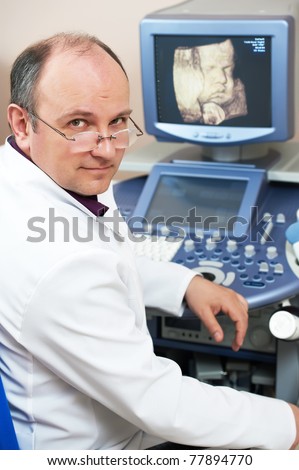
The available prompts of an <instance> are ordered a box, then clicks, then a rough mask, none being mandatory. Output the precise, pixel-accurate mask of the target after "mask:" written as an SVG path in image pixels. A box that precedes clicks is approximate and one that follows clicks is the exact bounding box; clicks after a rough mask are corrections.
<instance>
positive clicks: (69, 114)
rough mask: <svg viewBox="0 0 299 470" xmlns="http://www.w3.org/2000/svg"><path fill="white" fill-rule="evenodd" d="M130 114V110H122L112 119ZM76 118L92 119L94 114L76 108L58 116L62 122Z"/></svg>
mask: <svg viewBox="0 0 299 470" xmlns="http://www.w3.org/2000/svg"><path fill="white" fill-rule="evenodd" d="M131 113H132V109H124V110H123V111H121V112H119V113H117V114H116V115H115V116H114V117H113V119H116V118H118V117H121V116H127V115H130V114H131ZM78 116H82V117H89V118H90V117H93V116H94V113H93V112H91V111H86V110H84V109H80V108H77V109H74V110H72V111H69V112H66V113H64V114H62V115H61V116H59V118H58V120H64V119H72V118H75V117H78Z"/></svg>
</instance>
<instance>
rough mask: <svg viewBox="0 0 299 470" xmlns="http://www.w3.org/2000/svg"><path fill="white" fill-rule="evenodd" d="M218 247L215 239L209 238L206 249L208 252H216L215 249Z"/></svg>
mask: <svg viewBox="0 0 299 470" xmlns="http://www.w3.org/2000/svg"><path fill="white" fill-rule="evenodd" d="M215 247H216V242H215V240H214V239H213V238H207V241H206V249H207V250H209V251H210V250H214V248H215Z"/></svg>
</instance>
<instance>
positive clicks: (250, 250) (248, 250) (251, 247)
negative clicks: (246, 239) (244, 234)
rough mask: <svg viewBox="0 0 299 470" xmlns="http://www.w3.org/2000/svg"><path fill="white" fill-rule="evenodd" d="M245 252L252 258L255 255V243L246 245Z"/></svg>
mask: <svg viewBox="0 0 299 470" xmlns="http://www.w3.org/2000/svg"><path fill="white" fill-rule="evenodd" d="M244 254H245V256H246V257H247V258H252V257H253V256H254V255H255V248H254V245H246V246H245V253H244Z"/></svg>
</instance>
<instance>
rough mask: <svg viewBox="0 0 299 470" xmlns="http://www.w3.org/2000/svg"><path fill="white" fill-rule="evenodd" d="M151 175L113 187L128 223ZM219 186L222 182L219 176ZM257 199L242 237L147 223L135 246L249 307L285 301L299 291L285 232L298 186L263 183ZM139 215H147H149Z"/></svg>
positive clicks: (293, 217) (296, 203)
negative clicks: (181, 267) (229, 290)
mask: <svg viewBox="0 0 299 470" xmlns="http://www.w3.org/2000/svg"><path fill="white" fill-rule="evenodd" d="M169 165H171V164H169ZM184 170H185V169H184ZM183 174H184V175H185V174H186V172H185V171H184V173H183ZM149 179H150V176H149V177H148V178H146V177H139V178H136V179H132V180H127V181H123V182H120V183H118V184H116V185H115V186H114V193H115V199H116V202H117V204H118V207H119V209H120V212H121V213H122V215H123V216H124V217H125V218H126V220H127V221H128V224H129V225H130V221H132V220H133V221H134V222H135V221H136V217H137V216H136V207H138V205H139V207H140V198H141V195H142V194H143V193H144V186H145V183H146V182H147V184H148V180H149ZM198 184H200V181H198ZM217 185H221V181H220V183H219V180H217ZM173 204H175V199H173ZM217 204H219V203H218V201H217ZM254 204H255V206H254V210H255V215H254V218H252V220H251V221H250V224H249V227H248V228H247V232H246V234H244V235H242V236H239V237H235V236H234V235H233V234H230V233H228V232H222V231H221V228H220V229H219V227H217V228H216V229H210V230H208V231H207V230H205V228H204V227H200V228H196V227H195V229H194V230H193V231H192V233H191V232H189V233H188V232H186V231H185V232H184V235H183V236H180V235H181V233H179V232H176V233H175V232H174V231H173V230H169V227H167V225H165V224H161V225H159V226H158V225H156V226H154V225H152V224H151V223H148V224H147V225H146V226H143V227H142V231H143V233H144V239H143V241H144V244H142V243H141V239H140V238H136V240H137V241H138V243H136V250H137V252H138V251H139V253H141V254H146V255H148V256H150V257H155V259H168V260H170V261H172V262H174V263H179V264H183V265H185V266H187V267H188V268H190V269H193V270H195V271H197V272H199V273H201V274H202V275H203V276H204V277H206V278H207V279H210V280H211V281H213V282H215V283H217V284H221V285H223V286H227V287H230V288H232V289H234V290H236V291H237V292H239V293H241V294H242V295H243V296H244V297H245V298H246V299H247V301H248V303H249V308H250V309H258V308H262V307H265V306H267V305H272V304H275V303H277V302H281V301H282V300H284V299H288V298H291V297H293V296H295V295H297V294H298V292H299V265H298V261H297V259H296V257H295V254H294V251H293V248H292V245H291V244H290V243H289V242H288V241H287V240H286V236H285V232H286V229H287V228H288V226H289V225H290V224H292V223H294V222H296V220H297V210H298V206H299V186H298V185H294V184H284V183H269V182H264V185H263V188H262V190H261V188H260V193H259V194H258V196H257V198H256V200H255V203H254ZM157 205H158V207H159V206H160V215H161V216H163V201H161V202H160V203H159V201H157ZM220 209H221V208H219V207H218V206H217V207H216V206H215V205H214V213H213V212H210V215H211V217H216V216H215V214H217V212H219V210H220ZM211 210H212V209H211ZM137 215H138V214H137ZM140 217H141V218H144V220H147V219H146V214H140ZM134 228H135V227H133V229H134ZM143 245H144V246H143ZM145 245H146V246H145ZM142 250H143V251H142Z"/></svg>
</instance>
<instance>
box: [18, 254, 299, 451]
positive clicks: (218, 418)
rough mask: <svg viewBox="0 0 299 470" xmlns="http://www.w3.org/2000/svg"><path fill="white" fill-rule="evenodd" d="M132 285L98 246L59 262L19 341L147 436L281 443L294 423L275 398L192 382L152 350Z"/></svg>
mask: <svg viewBox="0 0 299 470" xmlns="http://www.w3.org/2000/svg"><path fill="white" fill-rule="evenodd" d="M135 282H136V279H135V272H134V270H129V269H128V266H127V265H126V263H125V262H123V261H122V260H121V259H120V258H119V256H117V255H116V254H115V253H111V252H109V253H108V252H106V251H105V250H104V249H103V250H92V251H90V252H85V253H82V252H81V253H77V254H76V255H72V256H68V257H67V258H64V259H63V260H61V261H60V262H59V263H58V264H56V265H55V266H54V267H53V268H52V269H51V270H50V271H49V272H48V273H47V274H46V275H44V277H43V278H42V279H41V280H40V282H39V284H38V286H37V287H36V289H35V291H34V293H33V295H32V296H31V298H30V300H29V301H28V305H27V309H26V312H25V313H24V318H23V323H22V329H21V333H20V338H19V340H20V343H21V344H22V345H23V346H24V347H25V348H26V349H27V350H28V351H29V352H30V353H31V354H33V355H34V357H35V358H36V359H37V360H39V361H40V362H41V363H42V364H44V365H45V366H46V367H47V368H49V369H50V370H51V371H52V372H53V373H54V374H55V375H56V376H57V377H58V378H60V379H61V380H63V381H65V382H66V383H67V384H69V385H70V386H72V387H74V389H75V390H77V391H79V392H81V393H82V394H84V395H86V396H88V397H90V398H91V399H93V400H95V401H97V402H99V403H101V404H102V405H103V406H105V407H107V408H108V409H110V410H113V411H114V413H116V414H117V415H119V416H121V417H122V418H123V419H126V420H127V421H128V422H130V423H132V424H134V425H135V426H137V427H138V428H139V429H141V430H143V431H144V432H146V433H147V434H150V435H155V436H157V437H160V438H161V439H164V440H170V441H173V442H179V443H182V444H186V445H193V446H203V447H211V446H212V447H216V448H220V447H223V448H225V447H227V448H243V449H244V448H254V447H256V448H268V449H272V448H276V449H287V448H289V447H290V446H291V444H292V442H293V440H294V438H295V421H294V417H293V414H292V411H291V409H290V407H289V406H288V405H287V404H286V403H285V402H283V401H280V400H274V399H272V398H265V397H261V396H257V395H253V394H250V393H245V392H238V391H236V390H233V389H230V388H226V387H213V386H210V385H207V384H203V383H200V382H199V381H198V380H196V379H193V378H191V377H184V376H182V374H181V371H180V368H179V367H178V365H177V364H176V363H174V362H173V361H171V360H169V359H166V358H162V357H157V356H156V355H155V354H154V352H153V345H152V340H151V337H150V335H149V334H148V332H147V329H146V327H145V314H144V309H143V306H142V302H140V299H139V298H138V297H137V296H135V295H134V285H135ZM135 290H136V289H135Z"/></svg>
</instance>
